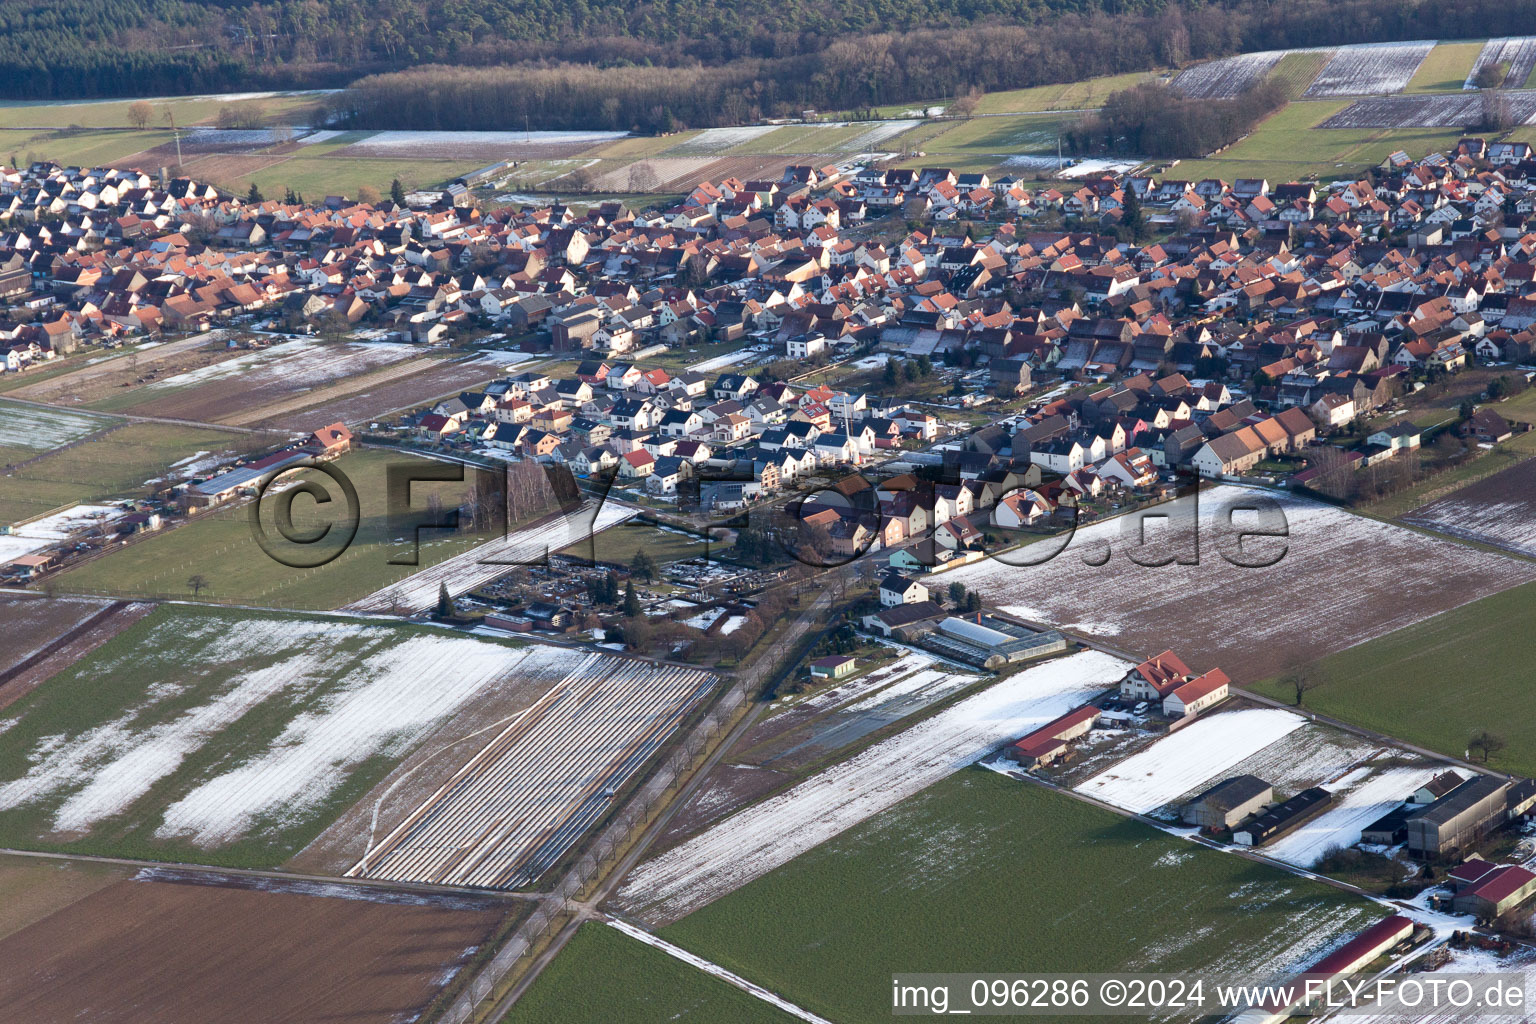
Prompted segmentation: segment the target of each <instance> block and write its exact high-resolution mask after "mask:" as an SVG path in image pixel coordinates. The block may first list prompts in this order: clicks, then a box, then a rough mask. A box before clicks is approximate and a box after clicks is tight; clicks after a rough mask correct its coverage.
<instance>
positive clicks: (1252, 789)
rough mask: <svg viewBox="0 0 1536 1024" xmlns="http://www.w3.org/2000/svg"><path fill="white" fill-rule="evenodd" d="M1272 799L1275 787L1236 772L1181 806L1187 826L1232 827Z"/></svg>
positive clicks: (1257, 778) (1257, 811)
mask: <svg viewBox="0 0 1536 1024" xmlns="http://www.w3.org/2000/svg"><path fill="white" fill-rule="evenodd" d="M1274 799H1275V788H1274V787H1273V786H1271V785H1270V784H1269V783H1267V782H1265V781H1264V780H1263V779H1261V778H1259V777H1258V776H1256V775H1236V776H1233V777H1232V778H1230V779H1227V780H1226V781H1225V782H1218V783H1217V784H1216V785H1214V786H1212V787H1211V788H1210V789H1208V790H1206V791H1205V792H1204V793H1201V794H1200V795H1199V796H1197V797H1195V798H1194V799H1193V800H1191V801H1190V802H1189V803H1187V804H1185V805H1184V809H1183V811H1182V817H1183V818H1184V823H1185V824H1186V825H1198V826H1200V827H1201V828H1231V827H1232V826H1233V825H1236V824H1237V823H1238V822H1240V821H1242V820H1243V819H1244V818H1246V817H1248V816H1249V815H1250V814H1257V813H1259V812H1260V811H1262V810H1263V809H1264V808H1265V807H1268V806H1269V805H1270V804H1271V803H1273V802H1274Z"/></svg>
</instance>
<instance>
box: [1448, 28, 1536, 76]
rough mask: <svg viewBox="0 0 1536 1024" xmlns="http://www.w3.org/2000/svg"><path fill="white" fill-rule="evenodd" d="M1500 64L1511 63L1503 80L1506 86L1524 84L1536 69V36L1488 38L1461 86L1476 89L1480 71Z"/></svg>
mask: <svg viewBox="0 0 1536 1024" xmlns="http://www.w3.org/2000/svg"><path fill="white" fill-rule="evenodd" d="M1500 64H1507V65H1509V71H1508V72H1506V73H1505V75H1504V80H1503V84H1504V85H1505V86H1508V87H1510V88H1513V89H1518V88H1520V87H1521V86H1522V85H1524V84H1525V80H1526V79H1527V78H1529V77H1531V71H1532V69H1536V36H1502V37H1500V38H1498V39H1490V40H1488V41H1487V42H1486V43H1484V44H1483V48H1482V50H1480V51H1478V54H1477V60H1475V61H1473V62H1472V70H1471V71H1469V72H1467V80H1466V82H1464V83H1462V86H1461V87H1462V88H1463V89H1476V88H1477V84H1476V83H1477V76H1478V73H1479V72H1481V71H1482V70H1483V69H1484V68H1486V67H1490V66H1493V67H1496V66H1498V65H1500Z"/></svg>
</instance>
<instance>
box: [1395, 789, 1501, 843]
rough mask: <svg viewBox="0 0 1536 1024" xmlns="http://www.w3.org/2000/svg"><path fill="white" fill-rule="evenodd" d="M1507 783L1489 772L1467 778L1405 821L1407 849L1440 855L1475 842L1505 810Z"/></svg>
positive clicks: (1496, 825) (1499, 823)
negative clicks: (1406, 822)
mask: <svg viewBox="0 0 1536 1024" xmlns="http://www.w3.org/2000/svg"><path fill="white" fill-rule="evenodd" d="M1509 789H1510V783H1509V782H1508V781H1507V780H1505V779H1496V778H1494V777H1493V776H1491V775H1479V776H1478V777H1477V778H1475V779H1468V780H1467V781H1466V782H1463V783H1462V784H1461V785H1459V786H1457V787H1456V788H1455V789H1453V790H1451V791H1450V792H1449V793H1447V794H1446V795H1445V796H1443V797H1441V798H1440V799H1438V800H1436V801H1435V802H1434V803H1432V804H1430V805H1429V806H1428V807H1426V808H1424V810H1423V812H1422V813H1420V814H1416V815H1414V816H1413V817H1412V818H1411V819H1409V821H1408V849H1409V851H1410V852H1411V853H1415V854H1418V855H1419V856H1421V857H1443V856H1446V855H1447V854H1451V853H1455V852H1457V851H1458V850H1463V849H1466V848H1467V847H1469V846H1471V845H1473V844H1475V843H1477V842H1479V841H1480V840H1481V839H1482V838H1483V837H1484V836H1486V835H1487V834H1488V833H1489V832H1491V831H1492V830H1493V829H1495V828H1497V827H1499V826H1500V825H1502V824H1503V823H1504V821H1505V817H1506V815H1507V814H1508V797H1509Z"/></svg>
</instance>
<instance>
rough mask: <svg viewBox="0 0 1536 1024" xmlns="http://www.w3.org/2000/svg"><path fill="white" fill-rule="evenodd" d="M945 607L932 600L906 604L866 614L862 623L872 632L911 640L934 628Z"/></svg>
mask: <svg viewBox="0 0 1536 1024" xmlns="http://www.w3.org/2000/svg"><path fill="white" fill-rule="evenodd" d="M943 615H944V609H942V608H940V607H939V606H938V605H936V604H934V603H933V602H932V601H923V602H920V603H918V604H904V605H900V606H898V607H895V608H886V609H884V610H882V611H878V612H875V613H874V614H873V615H866V616H864V618H863V619H861V620H860V624H861V625H863V627H864V628H865V629H867V630H869V631H870V632H871V633H879V634H880V635H881V636H883V637H887V638H894V639H897V640H911V639H914V638H916V637H918V636H921V635H922V634H924V633H927V632H929V631H930V630H932V629H933V626H934V623H935V622H937V621H938V620H939V619H940V618H942V617H943Z"/></svg>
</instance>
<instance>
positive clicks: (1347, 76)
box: [1304, 39, 1435, 97]
mask: <svg viewBox="0 0 1536 1024" xmlns="http://www.w3.org/2000/svg"><path fill="white" fill-rule="evenodd" d="M1434 48H1435V41H1434V40H1433V39H1430V40H1417V41H1415V42H1407V43H1358V44H1356V45H1354V46H1343V47H1340V48H1339V49H1338V50H1337V51H1336V52H1335V53H1334V55H1333V59H1331V60H1330V61H1328V63H1327V64H1325V65H1324V66H1323V70H1322V71H1321V72H1319V73H1318V76H1317V78H1316V79H1314V80H1313V82H1312V85H1311V87H1310V88H1309V89H1307V91H1306V93H1305V94H1304V95H1306V96H1309V97H1319V96H1366V95H1370V94H1372V93H1392V92H1402V91H1403V90H1404V89H1405V88H1407V86H1408V82H1409V81H1410V80H1411V79H1412V78H1413V76H1414V73H1415V72H1416V71H1418V70H1419V65H1420V64H1422V63H1424V58H1425V57H1428V56H1429V51H1430V50H1432V49H1434Z"/></svg>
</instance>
